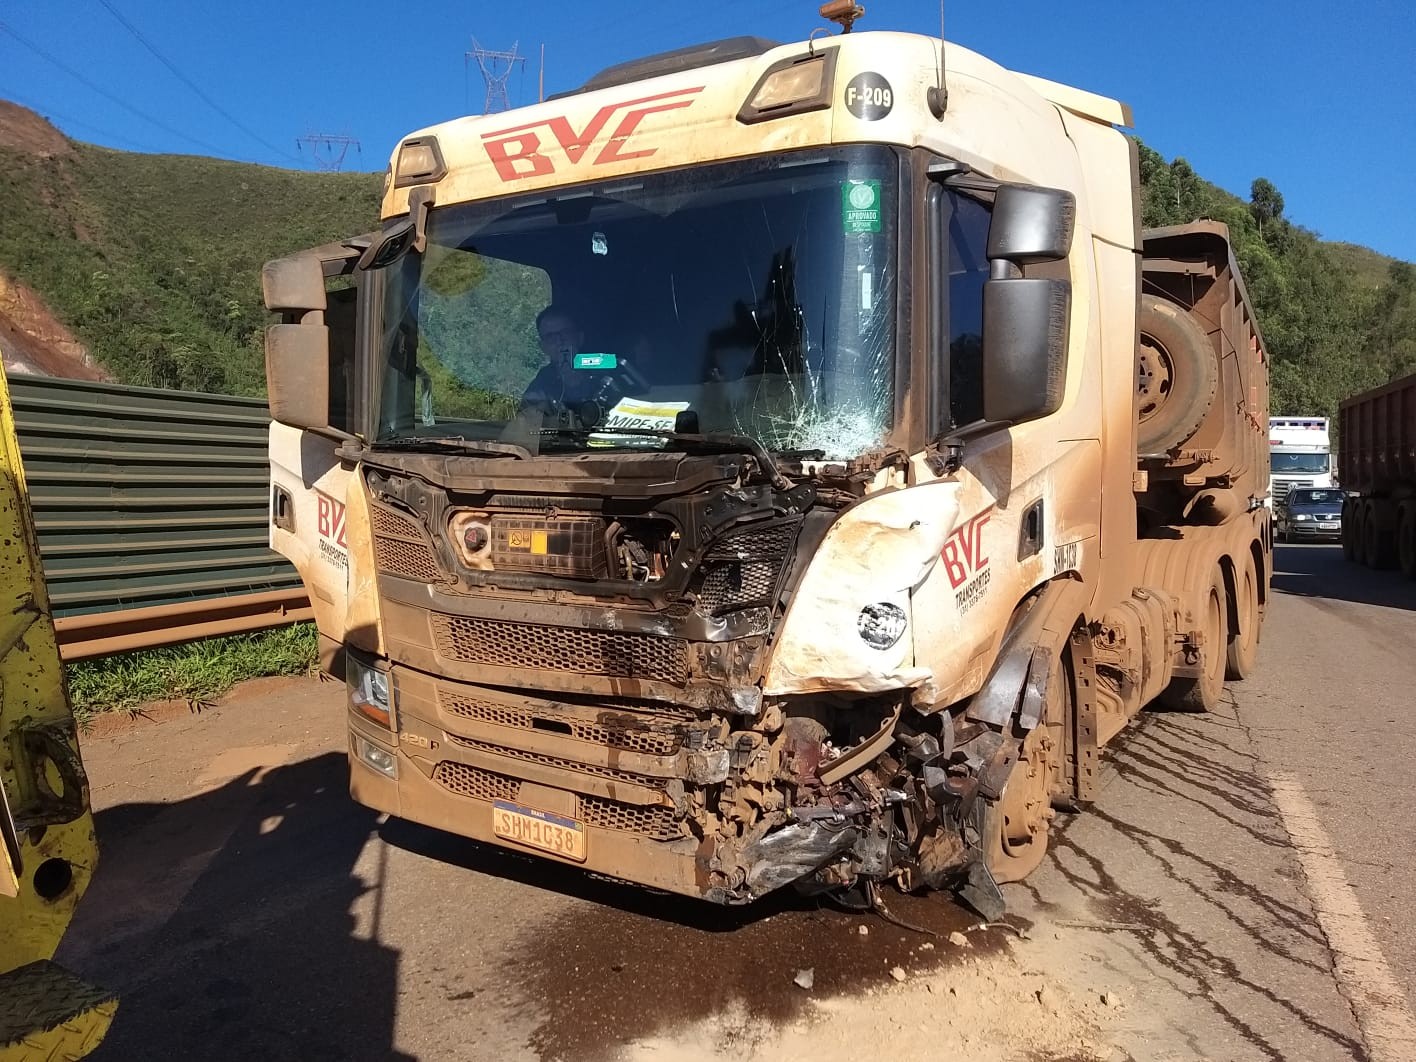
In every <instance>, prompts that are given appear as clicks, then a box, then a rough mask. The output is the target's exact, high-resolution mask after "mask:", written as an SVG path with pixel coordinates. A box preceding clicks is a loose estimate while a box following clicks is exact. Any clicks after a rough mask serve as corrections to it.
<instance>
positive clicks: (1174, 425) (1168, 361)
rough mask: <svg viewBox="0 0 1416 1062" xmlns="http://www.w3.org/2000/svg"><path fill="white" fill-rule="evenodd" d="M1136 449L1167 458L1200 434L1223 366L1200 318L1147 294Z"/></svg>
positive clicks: (1140, 350) (1139, 358)
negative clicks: (1199, 320)
mask: <svg viewBox="0 0 1416 1062" xmlns="http://www.w3.org/2000/svg"><path fill="white" fill-rule="evenodd" d="M1136 387H1137V390H1138V391H1139V393H1140V405H1139V407H1138V429H1137V432H1136V451H1137V452H1138V453H1140V454H1161V453H1165V452H1166V451H1168V450H1171V449H1174V448H1175V447H1177V446H1179V445H1180V444H1181V443H1183V442H1185V440H1187V439H1189V438H1190V436H1192V435H1194V434H1195V432H1196V431H1198V430H1199V427H1200V425H1201V424H1203V423H1204V420H1205V417H1206V416H1207V415H1208V414H1209V411H1210V407H1212V406H1213V405H1214V396H1215V393H1216V391H1218V389H1219V363H1218V361H1217V360H1216V359H1215V356H1214V347H1213V346H1212V345H1211V344H1210V341H1209V337H1208V336H1207V335H1205V334H1204V332H1203V331H1201V330H1200V326H1199V325H1198V324H1196V323H1195V319H1194V318H1193V317H1191V316H1190V315H1189V314H1188V313H1186V312H1185V311H1184V310H1183V309H1181V308H1180V307H1179V306H1177V305H1176V304H1175V303H1173V302H1171V301H1169V300H1168V299H1162V298H1160V297H1158V296H1156V295H1142V296H1141V319H1140V337H1139V341H1138V343H1137V345H1136Z"/></svg>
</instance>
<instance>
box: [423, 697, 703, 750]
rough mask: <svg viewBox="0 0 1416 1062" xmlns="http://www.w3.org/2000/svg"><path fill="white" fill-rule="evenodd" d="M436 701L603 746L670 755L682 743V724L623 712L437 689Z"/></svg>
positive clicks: (469, 714) (464, 712)
mask: <svg viewBox="0 0 1416 1062" xmlns="http://www.w3.org/2000/svg"><path fill="white" fill-rule="evenodd" d="M438 701H439V703H440V704H441V705H442V708H443V710H444V711H445V712H448V713H450V714H452V715H457V716H461V717H462V718H464V719H471V720H474V721H476V722H479V723H491V724H492V725H494V726H504V727H511V728H513V729H516V730H560V731H561V732H564V733H568V734H569V735H570V736H571V737H573V738H576V739H577V740H579V741H585V742H589V743H590V744H593V745H599V746H601V747H603V748H611V749H623V750H624V751H626V752H643V753H647V754H649V755H651V756H672V755H673V754H674V753H676V752H678V750H679V749H681V748H682V747H683V730H682V728H681V727H669V728H665V727H664V726H663V725H662V724H660V725H658V726H653V725H652V724H647V723H640V722H639V721H638V720H637V719H634V718H632V717H629V716H627V715H626V714H623V713H620V714H611V713H608V712H607V713H606V714H607V715H608V716H609V719H608V720H606V721H602V722H595V723H592V722H589V721H587V720H584V719H580V718H576V717H575V716H574V715H571V714H568V713H565V712H558V711H556V710H555V709H554V708H553V707H551V706H549V705H546V706H544V707H542V706H538V707H536V708H534V709H533V708H527V709H523V708H516V707H512V706H510V705H505V704H498V703H497V702H495V701H489V700H483V699H481V698H478V697H467V696H463V695H461V694H455V693H450V692H448V691H447V690H446V689H441V690H439V692H438Z"/></svg>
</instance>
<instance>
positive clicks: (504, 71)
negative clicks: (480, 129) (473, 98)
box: [462, 37, 526, 114]
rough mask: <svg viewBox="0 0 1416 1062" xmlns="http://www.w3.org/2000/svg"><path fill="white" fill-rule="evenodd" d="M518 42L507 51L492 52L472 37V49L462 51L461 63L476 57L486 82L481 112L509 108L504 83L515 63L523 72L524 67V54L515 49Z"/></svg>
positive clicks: (509, 99)
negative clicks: (484, 98)
mask: <svg viewBox="0 0 1416 1062" xmlns="http://www.w3.org/2000/svg"><path fill="white" fill-rule="evenodd" d="M520 43H521V42H520V41H517V42H515V43H514V44H512V46H511V51H509V52H494V51H492V50H491V49H489V48H483V47H482V46H481V45H480V44H478V43H477V38H476V37H473V38H472V50H471V51H470V52H464V53H463V60H462V61H463V64H464V65H465V64H466V63H467V62H468V61H469V60H471V59H476V60H477V66H478V68H479V69H480V70H481V71H482V79H483V80H484V81H486V83H487V102H486V103H485V104H484V105H483V107H482V113H483V114H491V113H492V112H493V111H509V110H511V97H510V96H508V95H507V91H506V83H507V82H508V81H510V80H511V75H512V72H513V71H514V70H515V69H516V64H517V63H520V64H521V69H522V71H523V72H524V71H525V69H526V56H524V55H521V54H520V53H519V52H517V50H516V46H517V44H520Z"/></svg>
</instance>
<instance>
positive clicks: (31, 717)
mask: <svg viewBox="0 0 1416 1062" xmlns="http://www.w3.org/2000/svg"><path fill="white" fill-rule="evenodd" d="M97 858H98V847H97V844H96V843H95V841H94V833H93V817H92V815H91V814H90V811H89V794H88V779H87V777H86V776H85V774H84V770H83V764H82V762H81V761H80V759H79V745H78V733H77V730H76V728H75V726H74V717H73V714H72V712H71V711H70V709H69V699H68V693H67V691H66V690H65V687H64V672H63V668H62V666H61V665H60V662H59V650H58V647H57V646H56V644H55V638H54V620H53V617H52V615H51V613H50V607H49V596H48V593H47V592H46V590H45V586H44V575H43V569H42V568H41V567H40V559H39V548H38V546H37V544H36V540H35V533H34V523H33V519H32V517H31V515H30V508H29V494H28V491H27V489H26V486H25V476H24V469H23V467H22V465H21V462H20V451H19V444H18V443H17V442H16V439H15V424H14V415H13V409H12V407H11V405H10V392H9V387H8V385H6V384H5V382H4V378H3V375H0V1060H8V1059H10V1058H43V1059H50V1058H54V1059H59V1058H78V1057H81V1056H82V1054H84V1053H86V1052H87V1051H88V1050H89V1049H91V1048H92V1047H93V1046H94V1045H95V1044H97V1042H98V1040H99V1039H100V1038H101V1037H102V1035H103V1031H104V1030H105V1029H106V1028H107V1026H108V1022H109V1021H110V1020H111V1018H112V1014H113V1009H114V1007H116V1005H117V1004H116V1001H115V1000H113V999H112V998H111V997H109V996H107V995H105V994H103V993H100V992H96V991H95V990H94V989H92V988H90V987H89V986H86V985H83V983H82V982H80V981H78V980H76V979H74V978H72V977H71V976H69V975H67V974H65V973H63V971H61V970H59V969H58V968H57V967H55V966H54V965H53V964H52V963H49V962H47V961H43V960H48V959H49V958H50V957H51V956H52V955H53V954H54V949H55V947H56V946H57V945H58V943H59V939H60V938H61V937H62V936H63V935H64V930H65V929H66V928H67V927H68V925H69V921H70V919H71V918H72V917H73V913H74V908H75V905H76V904H77V903H78V901H79V897H80V896H82V895H83V893H84V890H85V889H86V888H87V887H88V883H89V879H90V877H91V876H92V875H93V869H94V864H95V862H96V861H97Z"/></svg>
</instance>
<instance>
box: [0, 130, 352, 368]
mask: <svg viewBox="0 0 1416 1062" xmlns="http://www.w3.org/2000/svg"><path fill="white" fill-rule="evenodd" d="M72 148H73V150H72V153H70V154H67V155H58V156H55V157H52V158H41V157H38V156H35V155H30V154H25V153H21V152H17V151H14V150H11V149H8V148H0V199H3V201H4V203H5V209H4V211H3V212H0V268H3V269H4V270H5V271H6V272H8V273H9V274H11V275H12V276H14V277H15V278H16V279H18V280H20V281H22V282H24V283H25V284H28V285H29V286H30V287H32V288H34V289H35V290H36V291H37V292H39V294H40V295H41V296H42V297H43V298H44V300H45V301H46V303H47V304H48V305H49V307H50V309H51V310H52V311H53V313H54V314H55V316H56V317H58V318H59V319H60V320H61V321H62V322H63V323H64V324H66V325H67V326H68V327H69V328H70V329H72V330H73V332H74V333H75V335H77V336H78V338H79V339H80V340H81V341H82V342H83V343H84V345H85V346H87V347H88V349H89V350H90V352H92V353H93V355H94V356H95V357H96V358H97V359H98V360H99V361H100V362H101V363H102V364H103V365H104V366H105V367H107V369H108V370H109V372H110V373H111V374H112V375H113V376H114V377H115V378H116V379H118V380H119V381H121V382H123V383H132V384H142V385H146V386H151V387H173V388H183V389H190V390H198V391H214V392H220V393H225V394H241V395H263V394H264V393H265V370H264V353H263V347H262V342H263V340H262V336H263V333H264V330H265V326H266V323H267V315H266V312H265V308H264V307H263V306H262V305H261V290H260V269H261V265H262V264H263V263H264V262H265V261H266V260H267V259H270V258H275V257H279V256H280V255H282V254H288V253H290V252H292V251H297V250H300V249H302V248H304V247H310V246H314V245H315V244H319V243H325V242H328V241H331V240H337V239H342V238H343V237H346V236H351V235H354V234H355V233H359V232H366V231H369V230H370V229H373V228H375V227H377V224H378V195H379V188H380V183H379V182H380V178H379V175H377V174H369V173H299V172H296V171H290V170H277V169H271V168H269V167H264V166H252V165H248V164H243V163H237V162H222V161H218V160H215V159H206V158H197V157H191V156H176V155H140V154H131V153H128V152H122V151H111V150H108V149H106V148H100V147H94V146H92V145H88V144H81V143H77V142H75V143H73V144H72Z"/></svg>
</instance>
